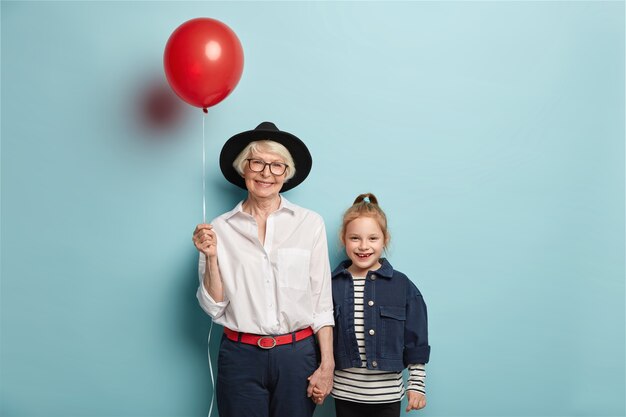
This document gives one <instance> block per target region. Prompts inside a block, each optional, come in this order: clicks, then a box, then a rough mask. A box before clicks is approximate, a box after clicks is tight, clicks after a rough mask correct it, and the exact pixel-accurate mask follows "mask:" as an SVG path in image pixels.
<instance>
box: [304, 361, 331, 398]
mask: <svg viewBox="0 0 626 417" xmlns="http://www.w3.org/2000/svg"><path fill="white" fill-rule="evenodd" d="M334 369H335V366H334V364H333V366H331V367H327V366H324V365H320V367H319V368H317V369H316V370H315V372H313V375H311V376H310V377H308V378H307V379H308V380H309V387H308V388H307V390H306V395H307V397H309V398H311V401H313V402H314V403H315V404H317V405H322V404H323V403H324V400H325V399H326V397H327V396H328V394H330V391H332V389H333V371H334Z"/></svg>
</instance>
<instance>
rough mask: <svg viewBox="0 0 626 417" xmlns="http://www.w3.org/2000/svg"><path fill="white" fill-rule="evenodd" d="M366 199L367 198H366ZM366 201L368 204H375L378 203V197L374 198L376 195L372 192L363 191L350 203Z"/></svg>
mask: <svg viewBox="0 0 626 417" xmlns="http://www.w3.org/2000/svg"><path fill="white" fill-rule="evenodd" d="M366 199H367V200H366ZM362 202H365V203H368V204H376V205H378V199H377V198H376V196H375V195H374V194H372V193H365V194H360V195H359V196H358V197H357V198H356V199H355V200H354V203H352V205H354V204H359V203H362Z"/></svg>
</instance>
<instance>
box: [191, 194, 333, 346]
mask: <svg viewBox="0 0 626 417" xmlns="http://www.w3.org/2000/svg"><path fill="white" fill-rule="evenodd" d="M242 204H243V202H240V203H239V204H238V205H237V206H236V207H235V208H234V209H233V210H232V211H230V212H228V213H224V214H222V215H221V216H219V217H217V218H216V219H214V220H213V221H212V222H211V224H212V225H213V230H214V231H215V234H216V236H217V259H218V264H219V269H220V274H221V277H222V283H223V288H224V301H222V302H219V303H218V302H215V300H213V298H211V296H210V295H209V294H208V292H207V291H206V289H205V288H204V285H203V276H204V271H205V268H206V264H205V263H206V261H205V256H204V254H200V262H199V266H198V274H199V278H200V285H199V287H198V292H197V297H198V301H199V302H200V306H201V307H202V309H203V310H204V311H205V312H206V313H207V314H208V315H210V316H211V317H212V318H213V321H214V322H215V323H217V324H220V325H222V326H225V327H228V328H229V329H232V330H236V331H240V332H246V333H255V334H266V335H276V334H284V333H290V332H293V331H296V330H300V329H302V328H305V327H308V326H311V327H313V330H314V331H315V332H317V331H318V330H319V329H320V328H322V327H323V326H332V325H334V319H333V302H332V293H331V283H330V277H331V275H330V264H329V261H328V247H327V242H326V228H325V226H324V221H323V220H322V218H321V216H320V215H319V214H317V213H315V212H313V211H311V210H307V209H305V208H302V207H299V206H297V205H295V204H292V203H290V202H289V201H287V200H286V199H285V198H284V197H282V196H281V203H280V206H279V208H278V210H276V211H275V212H273V213H271V214H270V215H269V216H268V218H267V225H266V232H265V242H264V244H263V243H261V242H260V241H259V238H258V227H257V223H256V220H255V219H254V217H252V216H251V215H250V214H248V213H245V212H244V211H243V210H242Z"/></svg>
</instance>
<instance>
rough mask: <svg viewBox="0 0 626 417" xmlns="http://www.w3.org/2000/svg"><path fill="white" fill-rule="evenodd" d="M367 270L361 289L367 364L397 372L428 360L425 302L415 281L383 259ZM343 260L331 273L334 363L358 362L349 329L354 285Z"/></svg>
mask: <svg viewBox="0 0 626 417" xmlns="http://www.w3.org/2000/svg"><path fill="white" fill-rule="evenodd" d="M380 262H381V264H382V266H381V267H380V268H379V269H378V270H376V271H369V272H368V273H367V276H366V279H365V288H364V293H363V310H364V311H363V317H364V323H365V355H366V358H367V369H372V370H381V371H396V372H399V371H401V370H403V369H404V368H406V367H407V366H408V365H409V364H419V363H427V362H428V359H429V356H430V346H429V345H428V324H427V314H426V304H425V303H424V300H423V299H422V294H421V293H420V292H419V290H418V289H417V287H416V286H415V285H414V284H413V283H412V282H411V281H410V280H409V279H408V278H407V276H406V275H404V274H403V273H401V272H398V271H395V270H394V269H393V267H392V266H391V264H390V263H389V262H388V261H387V260H386V259H381V260H380ZM350 265H351V261H349V260H346V261H344V262H342V263H341V264H340V265H339V266H338V267H337V268H336V269H335V270H334V271H333V274H332V287H333V303H334V309H335V311H334V313H335V327H334V334H333V336H334V337H333V344H334V346H333V347H334V355H335V368H336V369H345V368H359V367H361V358H360V356H359V349H358V345H357V341H356V335H355V332H354V285H353V283H352V275H351V274H350V273H349V272H348V271H347V268H348V267H349V266H350Z"/></svg>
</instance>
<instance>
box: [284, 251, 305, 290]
mask: <svg viewBox="0 0 626 417" xmlns="http://www.w3.org/2000/svg"><path fill="white" fill-rule="evenodd" d="M310 262H311V253H310V251H308V250H305V249H296V248H288V249H278V265H277V267H278V286H279V287H283V288H293V289H297V290H306V289H308V288H309V264H310Z"/></svg>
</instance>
